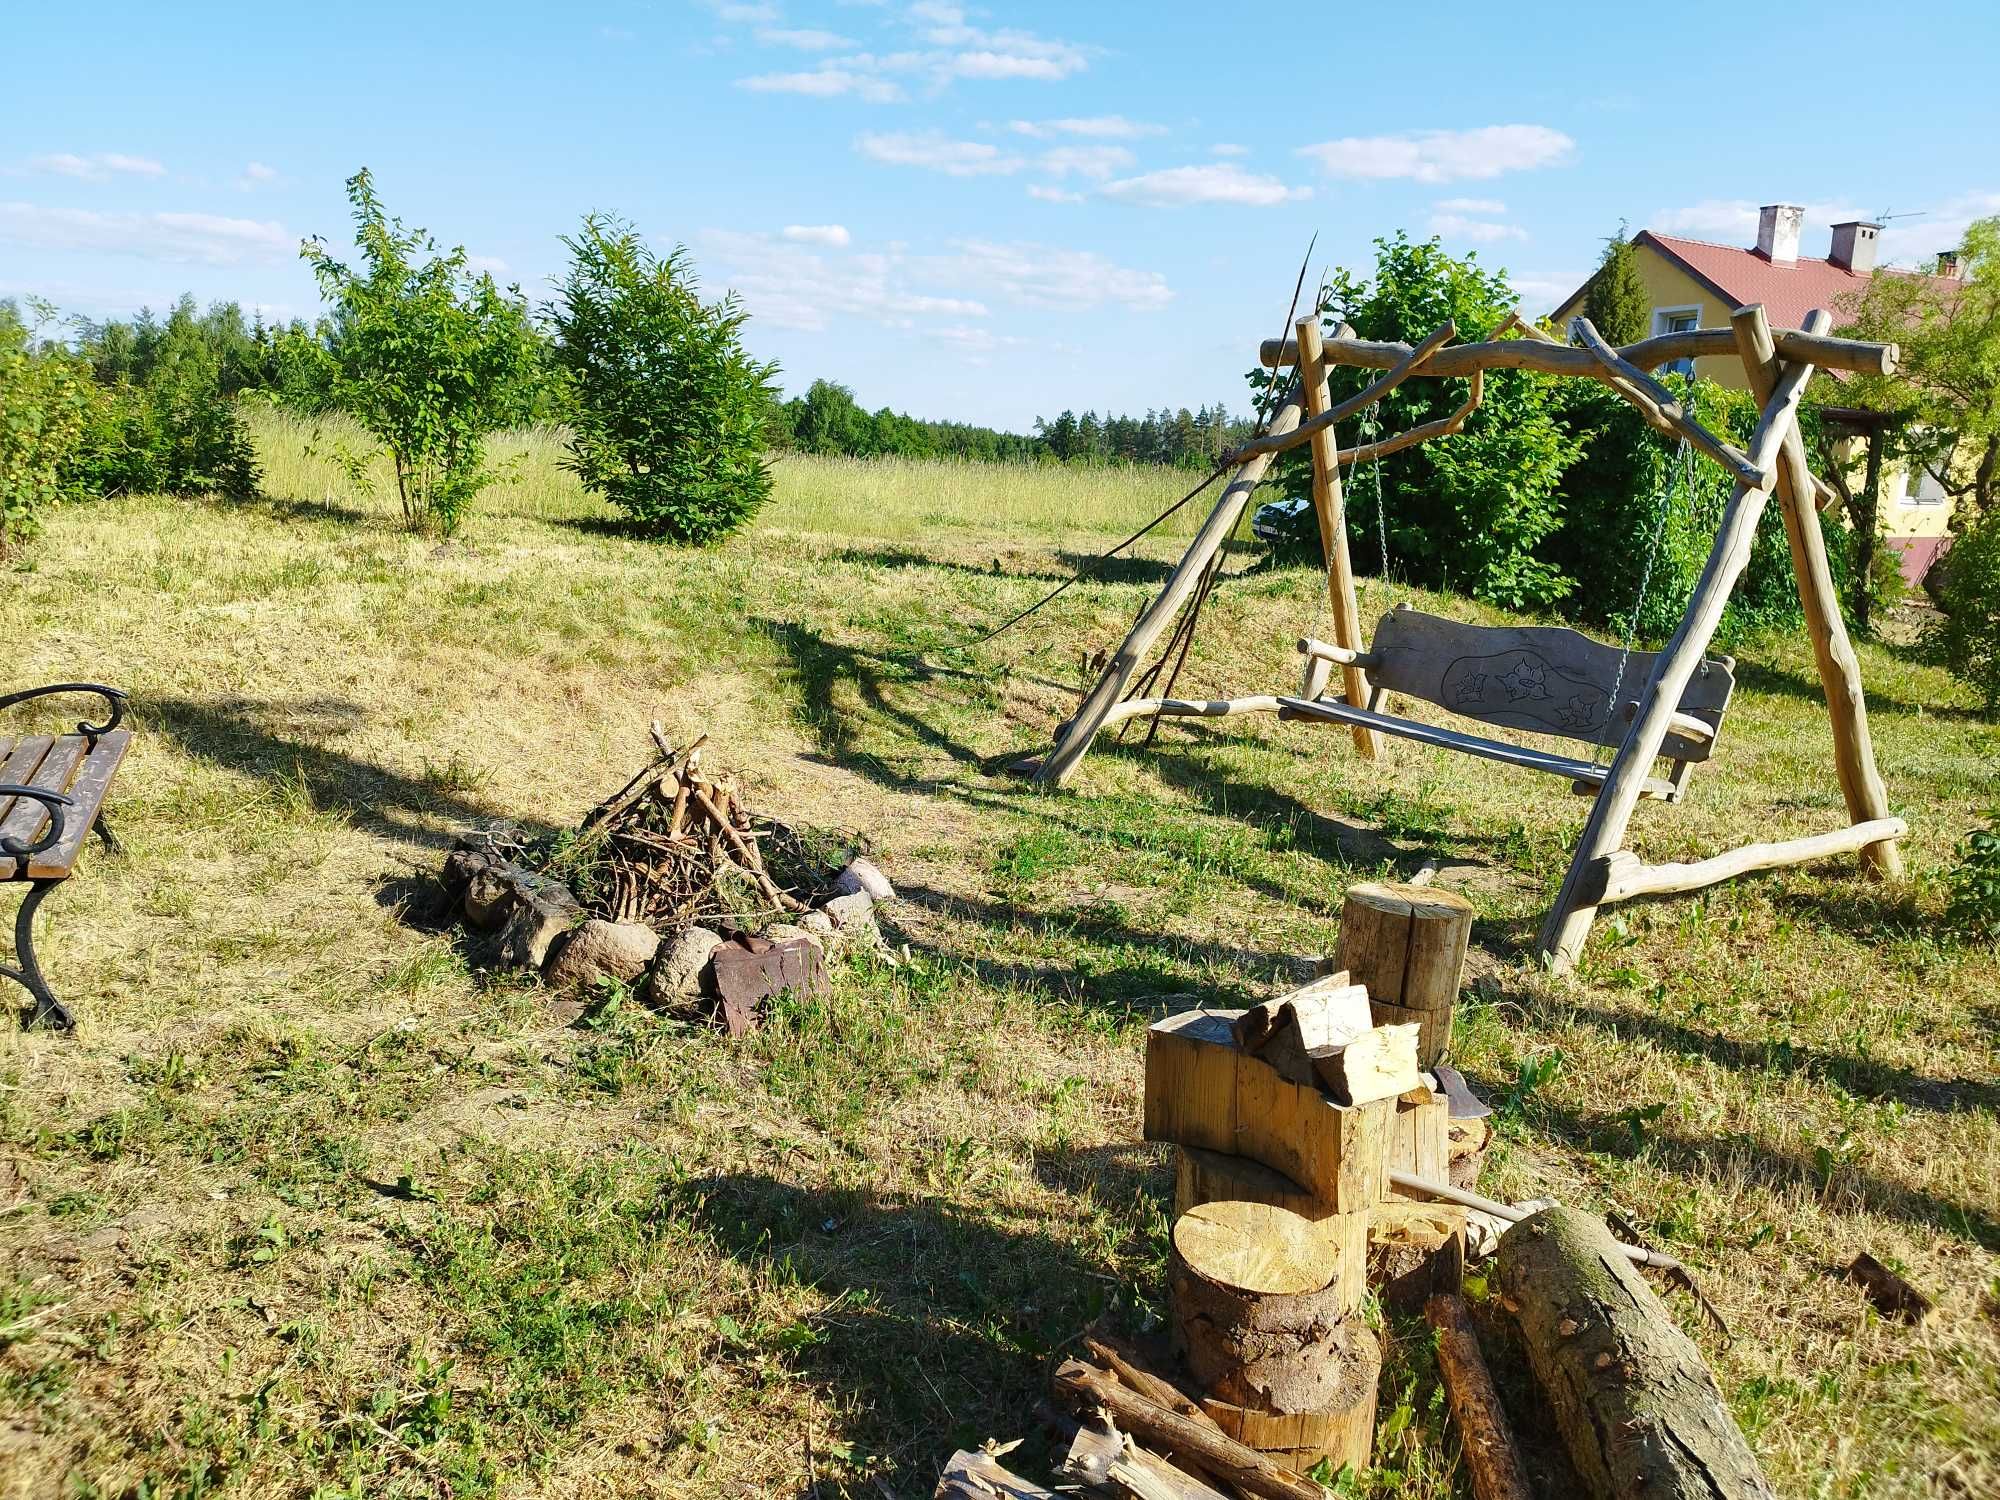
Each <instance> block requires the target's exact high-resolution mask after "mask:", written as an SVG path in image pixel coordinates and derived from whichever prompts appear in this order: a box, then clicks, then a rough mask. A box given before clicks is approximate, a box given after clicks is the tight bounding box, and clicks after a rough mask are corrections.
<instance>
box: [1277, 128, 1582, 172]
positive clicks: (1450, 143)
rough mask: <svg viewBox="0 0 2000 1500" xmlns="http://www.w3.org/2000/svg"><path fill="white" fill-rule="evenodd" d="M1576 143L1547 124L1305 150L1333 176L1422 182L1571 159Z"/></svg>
mask: <svg viewBox="0 0 2000 1500" xmlns="http://www.w3.org/2000/svg"><path fill="white" fill-rule="evenodd" d="M1575 149H1576V142H1575V141H1573V140H1571V139H1570V138H1569V137H1568V136H1566V135H1564V134H1563V133H1562V132H1561V131H1560V130H1551V129H1550V128H1549V127H1548V126H1546V125H1482V126H1480V127H1478V128H1477V129H1474V130H1417V131H1411V132H1409V133H1407V134H1404V135H1371V136H1347V137H1344V138H1343V139H1341V140H1337V141H1322V142H1321V143H1320V144H1318V145H1316V146H1301V147H1300V148H1299V155H1301V156H1307V157H1311V158H1312V159H1313V160H1314V161H1317V162H1318V163H1319V164H1320V168H1321V170H1322V171H1324V172H1325V173H1326V174H1327V175H1328V176H1329V177H1352V178H1362V179H1368V180H1386V179H1390V178H1399V177H1401V178H1409V179H1411V180H1412V181H1416V182H1453V181H1457V180H1459V179H1461V178H1465V179H1474V180H1478V179H1484V178H1490V177H1498V176H1500V175H1501V174H1502V173H1505V172H1520V171H1526V170H1528V169H1529V168H1532V167H1546V166H1553V165H1555V164H1557V163H1559V162H1562V161H1565V160H1567V159H1568V158H1569V156H1570V154H1571V153H1572V152H1573V151H1574V150H1575Z"/></svg>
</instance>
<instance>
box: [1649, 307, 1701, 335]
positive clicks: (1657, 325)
mask: <svg viewBox="0 0 2000 1500" xmlns="http://www.w3.org/2000/svg"><path fill="white" fill-rule="evenodd" d="M1673 318H1693V319H1694V326H1695V327H1697V328H1699V327H1701V306H1700V304H1699V303H1696V304H1693V305H1690V306H1687V307H1656V308H1654V309H1653V335H1654V337H1656V338H1657V337H1658V336H1659V335H1660V334H1663V333H1666V332H1668V331H1669V329H1668V327H1667V324H1668V322H1669V320H1671V319H1673Z"/></svg>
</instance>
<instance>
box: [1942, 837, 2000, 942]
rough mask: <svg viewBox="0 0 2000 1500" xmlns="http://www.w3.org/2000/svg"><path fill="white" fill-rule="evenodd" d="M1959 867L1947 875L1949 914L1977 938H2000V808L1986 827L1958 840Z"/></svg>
mask: <svg viewBox="0 0 2000 1500" xmlns="http://www.w3.org/2000/svg"><path fill="white" fill-rule="evenodd" d="M1958 847H1959V861H1958V867H1957V868H1956V869H1954V870H1953V871H1952V872H1951V874H1950V875H1949V876H1947V877H1946V879H1947V882H1948V884H1949V886H1950V890H1951V904H1950V906H1949V907H1947V908H1946V913H1945V915H1946V917H1947V918H1948V919H1949V920H1950V921H1951V923H1952V925H1953V926H1955V927H1957V928H1958V929H1959V930H1960V931H1962V932H1965V933H1968V934H1970V935H1971V936H1972V937H1975V938H1988V939H1991V938H2000V808H1995V809H1994V810H1993V811H1992V812H1990V813H1988V814H1987V815H1986V826H1985V827H1984V828H1975V829H1973V830H1972V832H1970V833H1968V834H1967V835H1966V836H1965V837H1964V838H1963V839H1962V840H1960V841H1959V846H1958Z"/></svg>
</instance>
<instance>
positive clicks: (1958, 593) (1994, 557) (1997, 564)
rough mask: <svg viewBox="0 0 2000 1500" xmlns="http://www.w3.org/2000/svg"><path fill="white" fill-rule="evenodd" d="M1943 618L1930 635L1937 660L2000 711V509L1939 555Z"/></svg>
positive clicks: (1927, 640) (1927, 641)
mask: <svg viewBox="0 0 2000 1500" xmlns="http://www.w3.org/2000/svg"><path fill="white" fill-rule="evenodd" d="M1934 571H1936V572H1940V573H1942V574H1943V575H1944V576H1943V579H1942V581H1941V582H1940V583H1939V584H1938V590H1937V592H1938V605H1939V607H1940V609H1941V610H1942V611H1943V618H1942V619H1940V620H1939V621H1938V623H1937V624H1936V625H1934V626H1933V627H1932V628H1931V630H1930V631H1929V633H1928V634H1927V635H1926V636H1925V638H1924V639H1925V644H1926V645H1927V646H1928V647H1929V649H1930V652H1931V654H1932V655H1933V656H1934V657H1935V659H1936V660H1938V661H1940V662H1942V663H1943V664H1944V665H1945V666H1946V667H1948V668H1949V669H1950V670H1951V671H1952V673H1953V674H1954V675H1956V676H1957V677H1959V678H1961V679H1962V680H1964V681H1965V682H1968V683H1970V684H1971V685H1972V686H1973V687H1974V688H1975V689H1976V690H1977V691H1978V693H1979V695H1980V697H1981V699H1982V700H1984V703H1985V707H1986V711H1987V712H1988V713H1989V714H1991V713H1994V712H1996V711H2000V510H1989V511H1987V512H1985V513H1984V514H1982V515H1980V516H1979V517H1978V518H1977V519H1975V520H1974V521H1973V522H1972V524H1971V525H1969V526H1966V527H1964V528H1963V529H1962V530H1961V531H1960V532H1959V534H1958V535H1957V536H1956V537H1955V538H1953V540H1952V544H1951V550H1950V551H1948V552H1946V553H1945V555H1944V556H1943V557H1941V558H1939V559H1938V561H1937V563H1936V565H1935V568H1934Z"/></svg>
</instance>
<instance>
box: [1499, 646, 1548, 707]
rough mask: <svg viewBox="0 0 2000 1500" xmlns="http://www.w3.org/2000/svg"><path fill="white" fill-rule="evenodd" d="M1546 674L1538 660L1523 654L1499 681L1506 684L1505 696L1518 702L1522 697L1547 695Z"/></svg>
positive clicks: (1542, 696) (1544, 696) (1543, 696)
mask: <svg viewBox="0 0 2000 1500" xmlns="http://www.w3.org/2000/svg"><path fill="white" fill-rule="evenodd" d="M1546 675H1547V674H1546V669H1545V668H1544V667H1543V666H1542V664H1541V663H1540V662H1537V661H1531V660H1530V659H1529V658H1527V657H1525V656H1524V657H1522V658H1521V659H1520V660H1519V661H1517V662H1515V663H1514V670H1513V671H1511V672H1509V673H1508V674H1507V675H1506V676H1505V677H1502V678H1501V679H1500V681H1501V682H1502V683H1503V684H1504V685H1505V686H1506V689H1507V696H1508V697H1509V698H1510V699H1513V700H1515V701H1517V702H1518V701H1519V700H1520V699H1522V698H1546V697H1548V695H1549V690H1548V686H1547V684H1546V682H1545V681H1544V679H1545V677H1546Z"/></svg>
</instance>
